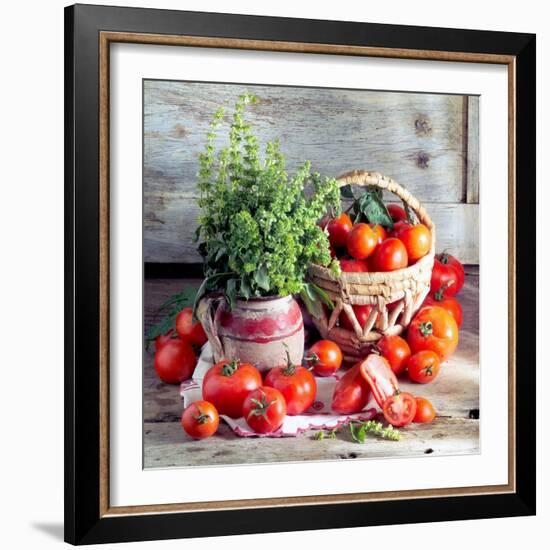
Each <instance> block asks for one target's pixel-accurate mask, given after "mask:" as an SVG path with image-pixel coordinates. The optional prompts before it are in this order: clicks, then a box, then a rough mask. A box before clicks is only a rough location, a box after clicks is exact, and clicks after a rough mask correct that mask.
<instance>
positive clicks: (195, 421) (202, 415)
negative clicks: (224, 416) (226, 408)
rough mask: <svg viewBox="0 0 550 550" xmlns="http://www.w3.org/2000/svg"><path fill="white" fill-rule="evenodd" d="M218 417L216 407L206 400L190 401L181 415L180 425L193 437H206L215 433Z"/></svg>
mask: <svg viewBox="0 0 550 550" xmlns="http://www.w3.org/2000/svg"><path fill="white" fill-rule="evenodd" d="M219 424H220V417H219V415H218V411H217V410H216V407H214V405H212V403H209V402H208V401H195V402H194V403H191V405H189V406H188V407H187V408H186V409H185V410H184V411H183V414H182V415H181V426H182V428H183V429H184V430H185V432H186V433H187V435H190V436H191V437H193V438H194V439H206V438H207V437H210V436H211V435H213V434H215V433H216V430H217V429H218V426H219Z"/></svg>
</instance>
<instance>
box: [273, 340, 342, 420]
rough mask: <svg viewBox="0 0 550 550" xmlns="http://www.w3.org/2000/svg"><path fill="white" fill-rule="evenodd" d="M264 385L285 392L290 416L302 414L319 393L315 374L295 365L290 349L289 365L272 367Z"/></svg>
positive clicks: (287, 411) (287, 410) (284, 395)
mask: <svg viewBox="0 0 550 550" xmlns="http://www.w3.org/2000/svg"><path fill="white" fill-rule="evenodd" d="M326 341H327V340H325V342H326ZM318 343H319V342H318ZM329 343H331V344H332V343H333V342H329ZM338 351H340V348H338ZM341 357H342V353H340V362H341ZM264 385H265V386H269V387H271V388H275V389H276V390H279V391H280V392H281V393H282V394H283V397H284V398H285V401H286V413H287V414H288V415H290V416H293V415H296V414H302V413H303V412H304V411H306V410H307V409H309V408H310V407H311V405H313V401H315V396H316V394H317V382H315V377H314V376H313V374H311V372H310V371H309V370H308V369H306V368H304V367H302V366H301V365H298V366H297V365H294V364H293V363H292V361H291V360H290V355H289V353H288V351H287V365H286V366H285V367H275V368H273V369H271V370H270V371H269V372H268V373H267V375H266V377H265V380H264Z"/></svg>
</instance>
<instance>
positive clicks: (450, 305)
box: [423, 290, 462, 328]
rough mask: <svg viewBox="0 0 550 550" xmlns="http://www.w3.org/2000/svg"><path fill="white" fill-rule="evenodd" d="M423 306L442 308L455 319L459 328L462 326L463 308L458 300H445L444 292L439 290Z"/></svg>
mask: <svg viewBox="0 0 550 550" xmlns="http://www.w3.org/2000/svg"><path fill="white" fill-rule="evenodd" d="M423 305H424V306H439V307H442V308H443V309H445V310H447V311H448V312H449V313H450V314H451V315H452V316H453V317H454V320H455V321H456V324H457V326H458V328H460V327H461V326H462V306H461V305H460V302H459V301H458V300H457V299H456V298H445V297H443V292H442V291H441V290H438V291H437V292H436V293H435V294H434V295H433V296H428V297H427V298H426V299H425V300H424V303H423Z"/></svg>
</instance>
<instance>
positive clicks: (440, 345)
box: [407, 306, 458, 361]
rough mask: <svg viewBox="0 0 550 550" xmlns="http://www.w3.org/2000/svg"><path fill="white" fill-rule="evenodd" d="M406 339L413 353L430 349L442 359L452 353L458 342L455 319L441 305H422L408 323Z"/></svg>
mask: <svg viewBox="0 0 550 550" xmlns="http://www.w3.org/2000/svg"><path fill="white" fill-rule="evenodd" d="M407 341H408V342H409V346H410V347H411V351H412V352H413V353H416V352H418V351H422V350H431V351H434V352H435V353H437V355H439V358H440V359H441V360H442V361H444V360H445V359H447V357H449V356H450V355H452V353H453V352H454V350H455V349H456V346H457V344H458V327H457V325H456V321H455V320H454V318H453V316H452V315H451V314H450V313H449V312H448V311H446V310H444V309H443V308H442V307H439V306H427V307H423V308H421V309H420V311H419V312H418V313H417V314H416V316H415V317H414V318H413V320H412V321H411V324H410V325H409V329H408V331H407Z"/></svg>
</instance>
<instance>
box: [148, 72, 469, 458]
mask: <svg viewBox="0 0 550 550" xmlns="http://www.w3.org/2000/svg"><path fill="white" fill-rule="evenodd" d="M478 100H479V98H478V97H476V96H460V95H444V94H416V93H410V92H407V93H405V92H389V91H376V90H345V89H323V88H306V87H283V86H255V85H246V86H243V85H240V84H229V83H227V84H226V83H208V82H177V81H158V80H144V82H143V136H144V140H143V174H144V181H143V189H144V198H143V200H144V221H143V236H144V263H145V265H144V355H143V358H144V374H143V394H144V395H143V398H144V410H143V415H144V417H143V430H144V446H143V463H144V467H145V468H166V467H201V466H209V465H220V464H240V463H263V462H295V461H319V460H342V459H368V458H369V457H371V458H372V457H377V458H380V457H392V458H396V457H414V456H422V457H426V458H428V457H433V456H441V455H467V454H475V453H478V452H479V417H480V408H479V380H480V364H479V285H478V277H479V270H480V265H479V253H478V251H479V236H478V233H479V222H478V210H479V204H478V203H479V192H478V181H479V178H478V125H477V120H478Z"/></svg>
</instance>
